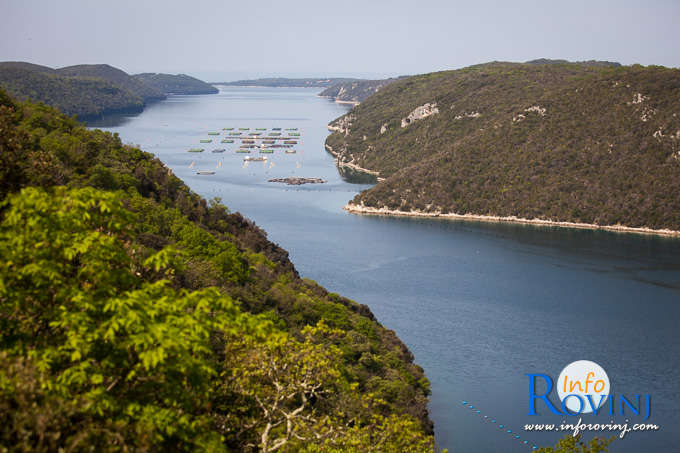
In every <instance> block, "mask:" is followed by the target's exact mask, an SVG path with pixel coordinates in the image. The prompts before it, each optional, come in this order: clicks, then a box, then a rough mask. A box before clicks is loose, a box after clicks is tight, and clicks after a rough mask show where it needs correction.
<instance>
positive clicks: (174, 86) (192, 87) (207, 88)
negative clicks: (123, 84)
mask: <svg viewBox="0 0 680 453" xmlns="http://www.w3.org/2000/svg"><path fill="white" fill-rule="evenodd" d="M133 77H134V78H135V79H137V80H139V81H141V82H142V83H144V84H145V85H148V86H150V87H153V88H155V89H156V90H158V91H160V92H162V93H164V94H214V93H217V92H218V90H217V88H215V87H214V86H212V85H209V84H207V83H205V82H204V81H202V80H198V79H196V78H194V77H191V76H188V75H186V74H177V75H172V74H157V73H151V72H149V73H144V74H135V75H134V76H133Z"/></svg>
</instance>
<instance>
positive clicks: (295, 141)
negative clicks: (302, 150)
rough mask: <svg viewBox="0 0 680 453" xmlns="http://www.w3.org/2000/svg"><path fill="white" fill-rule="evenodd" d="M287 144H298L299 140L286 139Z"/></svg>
mask: <svg viewBox="0 0 680 453" xmlns="http://www.w3.org/2000/svg"><path fill="white" fill-rule="evenodd" d="M283 143H284V144H285V145H297V140H284V141H283Z"/></svg>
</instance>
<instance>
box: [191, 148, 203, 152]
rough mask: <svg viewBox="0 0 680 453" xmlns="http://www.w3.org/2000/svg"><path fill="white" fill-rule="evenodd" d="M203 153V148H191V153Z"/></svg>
mask: <svg viewBox="0 0 680 453" xmlns="http://www.w3.org/2000/svg"><path fill="white" fill-rule="evenodd" d="M203 151H204V150H203V148H191V149H190V150H189V152H190V153H202V152H203Z"/></svg>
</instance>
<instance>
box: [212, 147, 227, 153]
mask: <svg viewBox="0 0 680 453" xmlns="http://www.w3.org/2000/svg"><path fill="white" fill-rule="evenodd" d="M225 151H226V149H224V148H219V149H213V150H212V152H213V153H223V152H225Z"/></svg>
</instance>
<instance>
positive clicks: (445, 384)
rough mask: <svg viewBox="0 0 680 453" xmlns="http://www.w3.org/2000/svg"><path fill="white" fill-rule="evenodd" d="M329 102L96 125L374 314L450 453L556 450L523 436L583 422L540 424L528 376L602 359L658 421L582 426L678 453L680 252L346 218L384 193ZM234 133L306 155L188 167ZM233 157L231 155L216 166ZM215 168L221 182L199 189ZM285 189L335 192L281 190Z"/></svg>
mask: <svg viewBox="0 0 680 453" xmlns="http://www.w3.org/2000/svg"><path fill="white" fill-rule="evenodd" d="M315 93H316V90H309V89H281V88H279V89H267V88H236V87H229V88H226V87H223V88H222V89H221V91H220V93H219V94H217V95H208V96H173V97H170V98H169V99H168V100H166V101H163V102H160V103H156V104H153V105H152V106H150V107H149V108H147V109H146V110H145V111H144V112H143V113H142V114H140V115H137V116H131V117H113V118H107V119H106V120H105V121H104V122H102V123H100V124H99V125H96V124H95V126H98V127H100V126H101V127H103V128H105V129H107V130H110V131H113V132H117V133H119V134H120V136H121V138H122V139H123V141H124V142H126V143H134V144H139V145H140V146H141V147H142V148H143V149H145V150H147V151H150V152H153V153H155V154H156V155H157V156H158V157H159V158H161V159H162V160H163V161H164V162H165V163H166V164H167V165H168V166H170V167H171V168H172V169H173V171H174V172H175V173H176V174H177V175H178V176H179V177H180V178H182V179H183V180H184V181H185V182H186V183H187V184H189V186H190V187H191V188H192V189H193V190H195V191H196V192H198V193H200V194H201V195H203V196H205V197H207V198H213V197H220V198H221V199H222V201H223V203H224V204H226V205H227V206H228V207H229V208H230V209H232V210H234V211H240V212H242V213H243V214H245V215H246V216H248V217H249V218H251V219H253V220H254V221H255V222H256V223H257V224H258V225H259V226H261V227H263V228H264V229H265V230H266V231H267V233H268V236H269V238H270V239H271V240H272V241H274V242H277V243H279V244H280V245H281V246H283V247H284V248H285V249H287V250H288V251H289V252H290V257H291V259H292V261H293V263H295V266H296V267H297V269H298V270H299V272H300V274H301V275H302V276H304V277H309V278H312V279H314V280H316V281H318V282H319V283H320V284H322V285H323V286H325V287H326V288H327V289H328V290H330V291H334V292H338V293H340V294H342V295H345V296H347V297H350V298H353V299H355V300H357V301H359V302H361V303H364V304H367V305H368V306H369V307H370V308H371V310H372V311H373V312H374V313H375V314H376V316H377V317H378V319H379V320H380V322H381V323H382V324H383V325H385V326H386V327H388V328H390V329H393V330H394V331H395V332H396V333H397V335H398V336H399V337H400V338H401V339H402V340H403V341H404V342H405V343H406V344H407V346H408V347H409V348H410V349H411V351H413V353H414V354H415V358H416V362H417V363H418V364H420V365H421V366H422V367H423V368H424V369H425V372H426V373H427V376H428V378H429V379H430V381H431V383H432V397H431V404H430V410H431V417H432V419H433V420H434V422H435V431H436V438H437V443H438V446H439V447H442V448H448V449H449V451H450V452H482V453H485V452H501V451H502V452H526V451H531V449H530V447H531V446H532V445H534V444H535V445H538V446H545V445H550V444H553V443H555V441H556V440H557V439H558V438H559V437H561V435H562V434H560V433H555V432H550V433H535V432H525V431H524V430H523V429H522V428H523V426H524V424H526V423H560V422H561V421H562V420H565V419H567V418H569V420H567V421H568V422H570V423H575V420H571V419H572V418H576V419H578V417H564V416H562V417H558V416H552V415H551V414H550V413H549V411H548V410H547V409H546V407H545V406H544V405H542V404H541V403H539V404H538V410H539V413H540V414H541V415H540V416H527V415H526V414H527V411H528V388H529V381H528V378H527V376H525V374H527V373H545V374H548V375H550V376H552V377H553V379H556V378H557V376H558V375H559V373H560V371H561V370H562V368H563V367H564V366H565V365H566V364H568V363H570V362H572V361H574V360H580V359H588V360H592V361H595V362H597V363H598V364H600V365H601V366H602V367H603V368H604V369H605V370H606V371H607V373H608V376H609V379H610V381H611V384H612V392H613V393H614V394H615V395H616V397H617V405H618V396H619V395H620V394H624V395H626V396H627V397H629V399H633V398H634V395H635V394H643V395H644V394H651V395H652V416H651V417H650V419H649V420H643V418H642V417H638V416H634V415H633V416H630V414H629V415H628V416H627V417H620V416H616V417H610V416H608V415H607V414H606V413H604V414H600V415H598V416H593V415H584V416H583V421H584V422H586V423H607V422H609V421H610V420H614V421H615V422H617V423H619V422H624V421H625V419H626V418H628V419H629V420H630V422H631V423H639V422H643V421H644V422H645V423H648V422H649V423H656V424H658V425H659V426H660V427H661V429H660V430H659V431H656V432H646V433H641V432H632V433H629V434H628V435H627V436H626V438H625V439H623V440H618V441H616V442H615V443H614V444H613V445H612V449H611V451H613V452H637V451H640V450H642V449H643V448H654V449H655V451H678V449H679V448H680V447H678V445H680V429H678V424H679V423H680V410H679V408H680V384H679V383H678V382H679V376H678V374H677V373H678V372H679V371H680V354H679V351H680V240H677V239H669V238H662V237H652V236H638V235H630V234H618V233H611V232H599V231H587V230H571V229H558V228H550V227H534V226H526V225H512V224H493V223H482V222H464V221H451V220H428V219H409V218H381V217H364V216H357V215H352V214H348V213H346V212H345V211H343V210H342V206H343V205H344V204H345V203H346V202H347V201H348V200H350V199H351V198H353V197H354V195H355V194H356V193H358V192H359V191H360V190H362V189H364V188H367V187H370V186H369V185H361V184H353V183H350V182H348V181H345V180H343V178H342V177H341V175H340V174H339V173H338V170H337V169H336V168H335V166H334V163H333V159H332V157H331V156H330V155H329V154H327V153H326V152H325V150H324V146H323V143H324V140H325V137H326V136H327V134H328V131H327V129H326V124H327V123H328V122H329V121H330V120H332V119H333V118H336V117H338V116H340V115H342V114H343V113H345V112H346V111H347V107H345V106H342V105H339V104H335V103H333V102H330V101H328V100H327V99H322V98H318V97H316V96H315ZM223 127H235V128H238V127H250V128H251V130H252V129H253V128H256V127H267V128H272V127H281V128H286V127H297V128H299V132H301V133H302V139H301V143H300V144H299V146H297V148H296V149H297V150H298V153H297V154H293V155H284V154H282V153H281V151H277V152H276V154H275V155H274V156H272V158H271V159H272V161H273V162H274V166H271V164H270V163H267V164H262V163H254V162H253V163H250V164H249V165H248V166H247V167H246V168H244V167H243V160H242V159H243V156H242V155H237V154H235V153H234V152H233V150H234V148H235V145H229V144H220V143H213V144H208V145H200V146H201V147H205V148H206V152H204V153H202V154H199V155H195V154H189V153H187V152H186V150H187V149H188V148H192V147H197V146H199V143H198V141H199V139H201V138H208V136H207V135H206V133H207V132H208V131H221V129H222V128H223ZM223 147H224V148H227V150H228V151H227V152H226V153H224V154H212V153H210V152H209V151H210V150H211V149H213V148H223ZM192 161H194V167H193V168H189V165H190V164H191V162H192ZM220 161H222V162H223V164H222V166H221V167H219V168H218V167H217V165H218V162H220ZM203 169H206V170H215V171H216V174H215V175H213V176H198V175H196V171H197V170H203ZM286 176H305V177H321V178H324V179H326V180H328V182H327V183H326V184H319V185H304V186H285V185H281V184H276V183H270V182H267V180H268V179H270V178H274V177H286ZM462 401H467V402H468V405H474V406H475V408H474V409H469V408H467V407H466V406H464V405H463V404H462ZM553 401H554V402H555V403H557V402H558V401H557V397H556V396H554V397H553ZM477 410H480V411H481V413H480V414H477V412H476V411H477ZM645 410H646V408H645V407H643V412H644V411H645ZM484 415H487V416H488V417H489V418H488V419H485V418H484ZM491 418H494V419H496V420H497V423H496V424H493V423H491V422H490V421H489V420H490V419H491ZM499 424H503V425H504V428H503V429H500V428H499V427H498V425H499ZM508 429H510V430H512V431H513V433H512V434H509V433H507V430H508ZM515 434H518V435H520V437H521V440H517V439H515V438H514V435H515ZM608 435H609V434H607V436H608ZM590 437H592V434H586V438H590ZM523 440H527V441H529V444H524V443H523V442H522V441H523Z"/></svg>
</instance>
